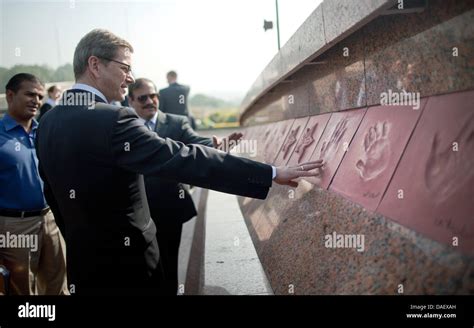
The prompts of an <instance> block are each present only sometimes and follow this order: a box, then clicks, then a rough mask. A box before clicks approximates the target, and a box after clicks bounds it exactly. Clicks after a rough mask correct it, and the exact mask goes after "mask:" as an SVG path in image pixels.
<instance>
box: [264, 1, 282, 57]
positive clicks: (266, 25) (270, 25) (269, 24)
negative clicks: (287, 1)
mask: <svg viewBox="0 0 474 328" xmlns="http://www.w3.org/2000/svg"><path fill="white" fill-rule="evenodd" d="M275 7H276V23H277V38H278V51H280V17H279V14H278V0H275ZM263 29H264V30H265V32H266V31H267V30H271V29H273V22H272V21H267V20H263Z"/></svg>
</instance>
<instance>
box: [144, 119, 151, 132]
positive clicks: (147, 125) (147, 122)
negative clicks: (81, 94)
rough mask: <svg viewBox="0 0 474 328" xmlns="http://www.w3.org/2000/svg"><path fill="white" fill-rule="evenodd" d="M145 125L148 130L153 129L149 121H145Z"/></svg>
mask: <svg viewBox="0 0 474 328" xmlns="http://www.w3.org/2000/svg"><path fill="white" fill-rule="evenodd" d="M145 126H146V127H147V128H148V130H150V131H153V129H152V127H151V121H146V122H145Z"/></svg>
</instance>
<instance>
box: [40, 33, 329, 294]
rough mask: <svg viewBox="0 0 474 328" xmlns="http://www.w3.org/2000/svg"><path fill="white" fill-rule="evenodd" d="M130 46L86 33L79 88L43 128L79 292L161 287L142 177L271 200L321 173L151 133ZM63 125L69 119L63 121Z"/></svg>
mask: <svg viewBox="0 0 474 328" xmlns="http://www.w3.org/2000/svg"><path fill="white" fill-rule="evenodd" d="M132 53H133V48H132V46H131V45H130V44H129V43H128V42H127V41H125V40H123V39H121V38H119V37H118V36H116V35H114V34H112V33H111V32H108V31H105V30H99V29H97V30H93V31H91V32H89V33H88V34H87V35H85V36H84V37H83V38H82V39H81V41H80V42H79V44H78V45H77V47H76V50H75V52H74V62H73V66H74V74H75V76H76V82H77V83H76V84H75V85H74V86H73V89H72V90H70V91H68V92H66V93H65V95H64V96H63V98H62V101H61V103H60V104H59V105H58V106H56V107H55V108H53V109H52V110H50V111H49V112H48V113H46V114H45V116H44V117H43V120H42V123H41V124H40V127H39V129H38V134H37V144H36V146H37V153H38V157H39V163H40V166H39V171H40V174H41V176H42V178H43V180H44V183H45V186H44V192H45V196H46V199H47V201H48V204H49V205H50V207H51V208H52V210H53V213H54V214H55V217H56V220H57V222H58V226H59V227H60V229H61V232H63V235H64V237H65V240H66V247H67V251H66V255H67V271H68V281H69V283H70V284H71V285H70V291H71V293H76V294H79V293H80V294H97V293H107V294H124V293H126V294H143V293H157V292H159V288H160V284H161V279H162V272H161V270H160V266H159V250H158V244H157V240H156V227H155V224H154V223H153V221H152V220H151V218H150V213H149V209H148V204H147V200H146V194H145V187H144V183H143V177H142V176H141V174H144V175H149V176H151V175H157V176H160V177H162V178H166V179H169V180H173V181H181V182H183V183H189V184H193V185H197V186H201V187H204V188H210V189H215V190H219V191H222V192H227V193H234V194H237V195H244V196H247V197H254V198H265V197H266V195H267V193H268V190H269V188H270V186H271V184H272V178H273V180H274V181H275V182H276V183H279V184H287V185H292V186H295V185H296V184H297V182H296V181H294V180H295V179H297V178H299V177H303V176H314V175H316V174H317V173H315V172H309V171H310V170H313V169H316V168H319V167H321V165H322V164H321V162H320V161H318V162H313V163H305V164H304V165H303V167H293V168H288V167H278V168H274V167H272V166H270V165H266V164H263V163H258V162H254V161H251V160H247V159H243V158H238V157H235V156H231V155H229V154H227V153H225V152H221V151H217V150H214V149H212V148H208V147H204V146H201V145H187V146H186V145H184V144H183V143H180V142H175V141H173V140H171V139H163V138H160V137H159V136H158V135H157V134H156V133H154V132H152V131H149V130H148V129H147V128H146V127H145V126H143V123H142V122H140V120H139V119H138V116H137V115H136V114H135V112H134V111H133V110H132V109H130V108H124V107H119V106H111V105H109V104H107V103H108V102H111V101H123V100H124V96H125V93H126V90H127V86H128V85H129V84H131V83H133V82H134V79H133V77H132V75H131V62H132ZM57 122H61V124H58V123H57Z"/></svg>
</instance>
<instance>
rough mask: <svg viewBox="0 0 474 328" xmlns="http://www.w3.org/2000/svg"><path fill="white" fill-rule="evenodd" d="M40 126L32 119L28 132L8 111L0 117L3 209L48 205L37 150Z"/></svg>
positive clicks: (35, 207) (0, 200)
mask: <svg viewBox="0 0 474 328" xmlns="http://www.w3.org/2000/svg"><path fill="white" fill-rule="evenodd" d="M37 128H38V122H36V121H35V120H33V123H32V128H31V131H30V133H27V132H26V131H25V129H24V128H23V127H22V126H21V125H20V124H19V123H18V122H17V121H15V120H14V119H13V118H12V117H11V116H10V115H8V114H5V116H4V117H3V119H1V120H0V209H14V210H21V211H28V210H39V209H43V208H45V207H46V206H47V205H46V200H45V198H44V195H43V181H42V180H41V178H40V176H39V172H38V158H37V157H36V150H35V142H34V140H35V137H36V129H37Z"/></svg>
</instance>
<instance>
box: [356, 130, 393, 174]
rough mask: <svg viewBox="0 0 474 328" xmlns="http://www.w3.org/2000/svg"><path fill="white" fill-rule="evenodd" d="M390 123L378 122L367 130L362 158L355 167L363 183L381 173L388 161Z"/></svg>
mask: <svg viewBox="0 0 474 328" xmlns="http://www.w3.org/2000/svg"><path fill="white" fill-rule="evenodd" d="M389 132H390V123H388V122H387V121H385V122H378V123H377V124H375V125H374V126H371V127H370V128H369V131H368V132H367V133H366V135H365V138H364V144H363V152H362V158H360V159H359V160H358V161H357V163H356V167H357V170H358V171H359V174H360V177H361V178H362V179H363V180H364V181H368V180H372V179H374V178H376V177H377V176H379V175H380V173H382V172H383V171H384V170H385V168H386V167H387V165H388V163H389V159H390V142H389V139H388V134H389Z"/></svg>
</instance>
